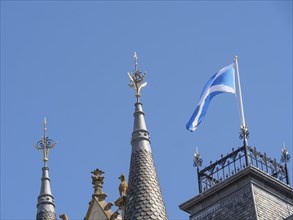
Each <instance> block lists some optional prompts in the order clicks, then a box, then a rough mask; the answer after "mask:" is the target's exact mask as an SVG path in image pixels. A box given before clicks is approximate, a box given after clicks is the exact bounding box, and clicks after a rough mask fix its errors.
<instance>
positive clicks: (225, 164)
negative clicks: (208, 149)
mask: <svg viewBox="0 0 293 220" xmlns="http://www.w3.org/2000/svg"><path fill="white" fill-rule="evenodd" d="M289 159H290V155H289V153H288V151H287V149H286V147H284V148H283V149H282V157H281V163H278V162H277V161H276V159H272V158H270V157H268V156H267V155H266V154H265V153H261V152H259V151H257V150H256V148H255V147H254V148H252V147H249V146H247V147H246V146H243V147H241V148H238V149H237V150H234V149H232V153H230V154H228V155H227V156H223V155H221V159H220V160H218V161H216V162H215V163H212V162H210V165H209V166H207V167H205V168H204V169H202V170H199V167H201V165H202V159H201V157H200V154H199V153H198V152H196V153H195V155H194V166H195V167H197V176H198V186H199V192H200V193H201V192H203V191H206V190H207V189H210V188H211V187H213V186H214V185H216V184H217V183H219V182H221V181H223V180H225V179H227V178H229V177H230V176H232V175H234V174H236V173H237V172H239V171H241V170H243V169H244V168H246V167H247V166H254V167H256V168H258V169H260V170H262V171H264V172H266V173H267V174H269V175H271V176H273V177H275V178H277V179H278V180H279V181H281V182H283V183H285V184H288V185H289V184H290V183H289V176H288V167H287V162H288V161H289ZM283 164H284V165H283Z"/></svg>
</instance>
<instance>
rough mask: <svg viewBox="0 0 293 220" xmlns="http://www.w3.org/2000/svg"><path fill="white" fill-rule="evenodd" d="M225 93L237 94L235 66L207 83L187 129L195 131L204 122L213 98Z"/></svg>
mask: <svg viewBox="0 0 293 220" xmlns="http://www.w3.org/2000/svg"><path fill="white" fill-rule="evenodd" d="M224 92H228V93H233V94H236V89H235V69H234V64H231V65H229V66H226V67H224V68H223V69H221V70H220V71H219V72H217V73H216V74H215V75H213V76H212V77H211V78H210V79H209V81H208V82H207V83H206V85H205V87H204V89H203V91H202V93H201V96H200V102H199V104H198V106H197V107H196V109H195V111H194V112H193V114H192V116H191V118H190V120H189V122H188V123H187V125H186V129H187V130H190V131H195V130H196V129H197V127H198V126H199V124H200V123H201V121H202V120H203V117H204V116H205V114H206V112H207V110H208V107H209V103H210V101H211V100H212V98H213V97H214V96H215V95H218V94H220V93H224Z"/></svg>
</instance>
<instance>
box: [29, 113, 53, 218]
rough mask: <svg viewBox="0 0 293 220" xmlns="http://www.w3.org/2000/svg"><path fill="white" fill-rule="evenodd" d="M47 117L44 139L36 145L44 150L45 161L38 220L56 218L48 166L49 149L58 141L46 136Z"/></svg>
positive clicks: (38, 148) (38, 205)
mask: <svg viewBox="0 0 293 220" xmlns="http://www.w3.org/2000/svg"><path fill="white" fill-rule="evenodd" d="M46 124H47V122H46V118H45V119H44V136H43V137H42V140H40V141H39V142H38V143H37V145H36V146H34V147H35V148H36V149H37V150H42V151H43V161H44V166H43V168H42V179H41V181H42V185H41V191H40V195H39V196H38V204H37V216H36V219H37V220H56V213H55V203H54V197H53V195H52V192H51V186H50V177H49V168H48V166H47V161H48V153H49V151H50V150H51V149H52V148H53V147H55V145H56V143H55V142H54V141H53V140H51V139H49V138H48V137H46V131H47V128H46Z"/></svg>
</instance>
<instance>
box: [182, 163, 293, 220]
mask: <svg viewBox="0 0 293 220" xmlns="http://www.w3.org/2000/svg"><path fill="white" fill-rule="evenodd" d="M180 208H181V209H182V210H183V211H186V212H188V213H189V214H190V217H189V218H190V220H199V219H201V220H204V219H209V220H214V219H215V220H216V219H226V220H229V219H231V220H232V219H233V220H234V219H253V220H254V219H258V220H268V219H274V220H283V219H286V218H288V217H289V216H290V215H293V189H292V188H290V186H288V185H285V184H284V183H282V182H280V181H278V180H277V179H276V178H274V177H272V176H270V175H268V174H266V173H264V172H262V171H260V170H258V169H257V168H255V167H253V166H249V167H246V168H245V169H243V170H242V171H240V172H239V173H237V174H235V175H233V176H231V177H229V178H227V179H226V180H224V181H223V182H221V183H218V184H216V185H215V186H213V187H212V188H210V189H208V190H207V191H205V192H203V193H201V194H199V195H197V196H196V197H194V198H192V199H190V200H188V201H187V202H185V203H183V204H181V205H180Z"/></svg>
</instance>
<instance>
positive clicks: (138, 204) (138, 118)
mask: <svg viewBox="0 0 293 220" xmlns="http://www.w3.org/2000/svg"><path fill="white" fill-rule="evenodd" d="M131 144H132V154H131V162H130V171H129V181H128V193H127V198H126V207H125V208H126V210H125V220H134V219H136V220H142V219H148V220H150V219H154V220H159V219H162V220H163V219H167V214H166V209H165V204H164V201H163V198H162V193H161V189H160V185H159V181H158V177H157V172H156V168H155V165H154V160H153V155H152V152H151V146H150V137H149V133H148V131H147V128H146V124H145V119H144V113H143V110H142V104H141V103H136V104H135V113H134V128H133V133H132V140H131Z"/></svg>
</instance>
